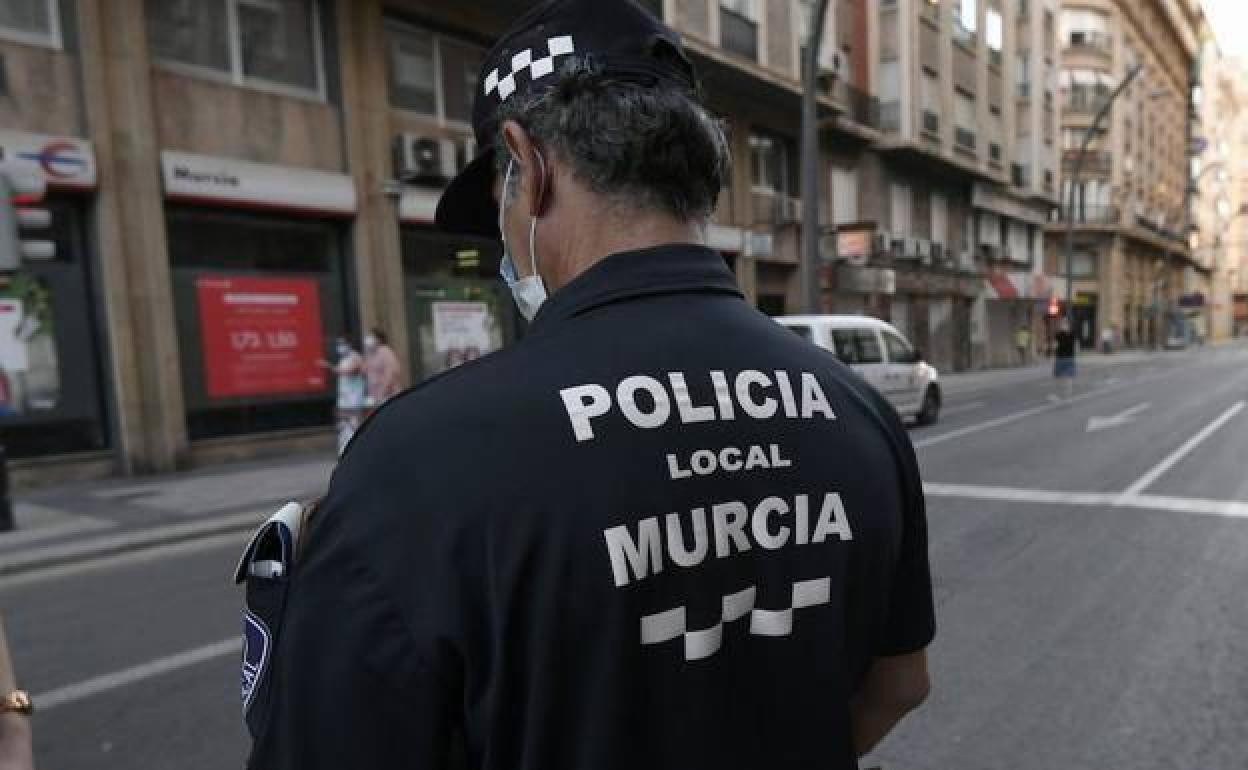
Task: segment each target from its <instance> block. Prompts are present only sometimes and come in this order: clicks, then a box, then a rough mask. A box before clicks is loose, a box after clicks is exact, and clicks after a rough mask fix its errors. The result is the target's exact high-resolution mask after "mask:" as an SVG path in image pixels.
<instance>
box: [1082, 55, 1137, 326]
mask: <svg viewBox="0 0 1248 770" xmlns="http://www.w3.org/2000/svg"><path fill="white" fill-rule="evenodd" d="M1143 71H1144V65H1142V64H1137V65H1135V66H1134V67H1132V68H1131V71H1130V72H1128V73H1127V76H1126V77H1125V78H1123V79H1122V82H1121V83H1119V84H1118V87H1117V88H1115V89H1114V91H1113V93H1111V94H1110V95H1109V98H1108V99H1106V100H1105V103H1104V104H1102V105H1101V109H1100V110H1099V111H1098V112H1097V113H1096V117H1095V118H1093V119H1092V125H1090V126H1088V128H1087V129H1086V130H1085V131H1084V134H1083V142H1081V143H1080V145H1079V154H1078V155H1076V156H1075V165H1074V168H1073V169H1072V170H1071V172H1070V193H1069V196H1068V199H1067V204H1066V242H1065V244H1064V250H1065V252H1066V318H1067V319H1069V321H1070V324H1071V327H1072V329H1073V327H1074V323H1075V281H1074V259H1075V191H1076V190H1077V189H1078V188H1079V174H1080V172H1082V171H1083V161H1084V158H1085V157H1087V154H1088V145H1089V144H1091V143H1092V140H1093V139H1094V138H1095V137H1096V135H1097V134H1098V133H1100V130H1101V123H1103V122H1105V118H1106V117H1108V116H1109V108H1110V107H1111V106H1113V103H1114V101H1115V100H1116V99H1117V98H1118V97H1119V96H1121V95H1122V92H1123V91H1125V90H1126V89H1127V86H1129V85H1131V81H1132V80H1135V78H1136V76H1137V75H1139V74H1140V73H1141V72H1143Z"/></svg>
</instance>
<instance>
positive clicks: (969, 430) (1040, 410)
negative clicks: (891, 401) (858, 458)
mask: <svg viewBox="0 0 1248 770" xmlns="http://www.w3.org/2000/svg"><path fill="white" fill-rule="evenodd" d="M1184 371H1186V370H1184V369H1172V370H1169V371H1165V372H1162V373H1160V374H1157V375H1153V376H1149V377H1140V378H1139V379H1136V380H1132V381H1130V382H1124V383H1121V384H1119V385H1113V386H1109V387H1103V388H1100V389H1098V390H1091V391H1088V392H1086V393H1080V394H1079V395H1077V396H1074V397H1072V398H1068V399H1065V400H1060V401H1055V402H1051V403H1046V404H1041V405H1040V406H1033V407H1031V408H1030V409H1023V410H1022V411H1019V412H1014V413H1012V414H1007V415H1005V416H1004V417H998V418H996V419H993V420H988V421H986V422H981V423H976V424H974V425H967V426H966V427H964V428H958V429H957V430H952V431H949V432H948V433H940V434H937V435H935V436H928V437H926V438H920V439H918V440H916V441H914V448H915V449H923V448H924V447H929V446H935V445H936V444H943V443H944V442H946V441H952V440H954V439H955V438H962V437H963V436H969V435H971V434H974V433H980V432H982V431H985V430H991V429H993V428H999V427H1001V426H1002V425H1009V424H1010V423H1013V422H1018V421H1019V420H1024V419H1026V418H1028V417H1032V416H1034V415H1037V414H1044V413H1045V412H1052V411H1054V410H1056V409H1061V408H1064V407H1067V406H1070V405H1071V404H1077V403H1081V402H1083V401H1087V400H1088V399H1091V398H1096V397H1098V396H1104V395H1108V394H1110V393H1116V392H1118V391H1120V390H1123V389H1125V388H1129V387H1131V386H1132V385H1142V384H1144V383H1147V382H1156V381H1158V380H1163V379H1166V378H1167V377H1173V376H1175V375H1177V374H1182V373H1183V372H1184Z"/></svg>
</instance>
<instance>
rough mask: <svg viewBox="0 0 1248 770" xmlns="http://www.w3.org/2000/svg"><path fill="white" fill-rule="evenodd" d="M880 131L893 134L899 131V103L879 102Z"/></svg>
mask: <svg viewBox="0 0 1248 770" xmlns="http://www.w3.org/2000/svg"><path fill="white" fill-rule="evenodd" d="M880 130H881V131H884V132H887V133H893V134H895V133H897V132H898V131H900V130H901V102H880Z"/></svg>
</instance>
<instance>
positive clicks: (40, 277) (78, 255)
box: [0, 131, 112, 458]
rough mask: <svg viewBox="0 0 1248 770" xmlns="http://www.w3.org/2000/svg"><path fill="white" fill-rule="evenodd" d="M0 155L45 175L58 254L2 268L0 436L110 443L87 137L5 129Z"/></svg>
mask: <svg viewBox="0 0 1248 770" xmlns="http://www.w3.org/2000/svg"><path fill="white" fill-rule="evenodd" d="M0 160H3V161H4V162H5V164H6V165H9V166H11V167H14V168H16V169H18V170H21V171H23V172H26V173H30V174H32V175H35V176H38V177H41V178H42V179H44V180H45V181H46V182H47V184H48V196H47V198H46V200H45V201H44V202H43V203H42V204H40V205H41V206H42V207H43V208H45V209H47V210H48V212H49V213H50V214H51V216H52V225H51V227H50V228H49V229H48V230H47V231H46V232H42V233H36V234H35V235H36V236H37V237H39V238H42V239H44V240H49V241H52V242H54V243H55V244H56V257H55V258H54V259H52V260H48V261H44V262H27V263H25V264H24V265H23V266H22V269H21V270H19V271H18V272H16V273H14V274H12V275H5V276H0V436H2V437H3V441H4V446H5V449H6V451H7V452H8V455H9V456H10V457H18V458H21V457H39V456H47V455H59V454H66V453H76V452H89V451H98V450H106V449H108V448H109V447H110V446H111V433H112V431H111V430H110V423H109V418H108V414H109V413H108V409H107V399H106V397H105V388H104V387H103V382H104V376H103V372H104V371H105V366H104V360H105V355H104V349H103V344H102V342H101V340H102V339H103V335H102V334H101V329H102V328H103V319H102V316H101V313H100V304H99V302H98V298H97V295H96V286H97V284H96V282H95V281H94V280H93V274H94V272H95V267H94V265H93V257H92V254H91V250H90V249H89V246H88V244H89V243H90V240H89V238H88V235H87V223H88V221H89V216H90V209H91V201H92V195H93V193H94V190H95V186H96V166H95V155H94V150H93V148H92V146H91V144H90V143H89V142H86V141H83V140H81V139H76V138H72V137H56V136H46V135H41V134H29V133H22V132H15V131H0Z"/></svg>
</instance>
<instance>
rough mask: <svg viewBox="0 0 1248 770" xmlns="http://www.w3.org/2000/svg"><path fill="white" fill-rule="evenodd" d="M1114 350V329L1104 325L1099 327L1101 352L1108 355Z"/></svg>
mask: <svg viewBox="0 0 1248 770" xmlns="http://www.w3.org/2000/svg"><path fill="white" fill-rule="evenodd" d="M1113 352H1114V329H1113V327H1111V326H1106V327H1105V328H1104V329H1101V353H1103V354H1105V355H1109V354H1110V353H1113Z"/></svg>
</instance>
